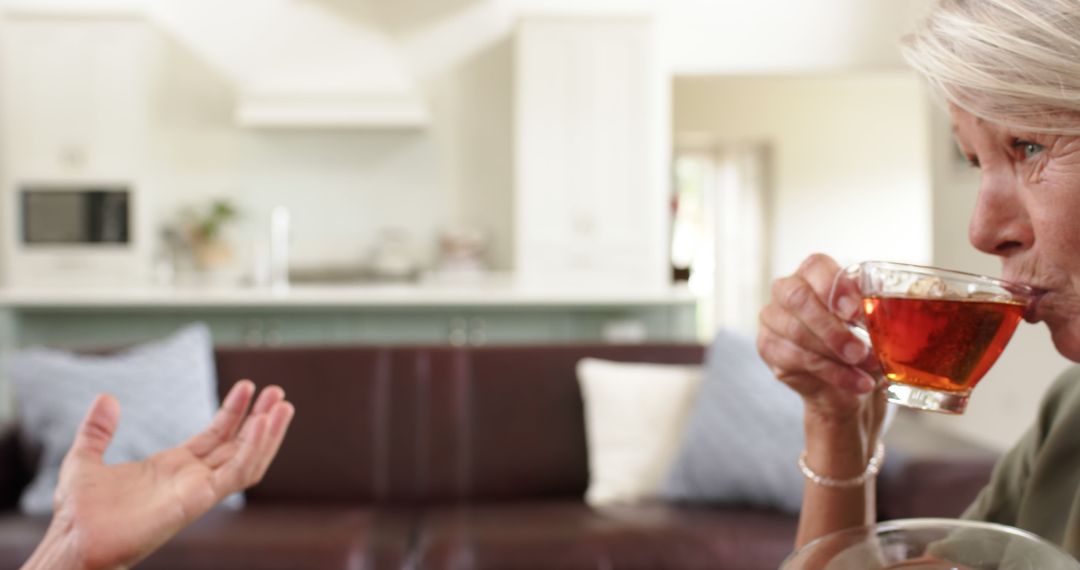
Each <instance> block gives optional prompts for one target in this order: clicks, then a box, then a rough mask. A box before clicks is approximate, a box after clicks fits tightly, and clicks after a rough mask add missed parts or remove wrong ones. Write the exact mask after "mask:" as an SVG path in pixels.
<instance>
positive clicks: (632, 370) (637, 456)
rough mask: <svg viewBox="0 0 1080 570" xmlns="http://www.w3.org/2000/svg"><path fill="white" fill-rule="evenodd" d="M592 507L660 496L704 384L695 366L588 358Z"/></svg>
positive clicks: (584, 388)
mask: <svg viewBox="0 0 1080 570" xmlns="http://www.w3.org/2000/svg"><path fill="white" fill-rule="evenodd" d="M577 375H578V383H579V384H580V386H581V394H582V399H583V400H584V403H585V431H586V438H587V443H588V450H589V490H588V491H587V492H586V495H585V500H586V502H588V503H589V504H590V505H593V506H599V505H609V504H617V503H627V502H634V501H639V500H641V499H645V498H648V497H652V496H655V495H656V494H657V491H658V489H659V486H660V483H661V482H662V481H663V478H664V476H665V475H666V474H667V472H668V470H669V469H670V467H671V464H672V462H673V461H674V459H675V454H676V453H677V452H678V449H679V443H680V441H681V439H682V435H683V427H684V425H685V423H686V418H687V415H688V413H689V410H690V408H691V405H692V403H693V401H694V396H695V394H696V392H697V387H698V384H699V383H700V382H701V367H700V366H693V365H672V364H645V363H622V362H610V361H605V360H598V359H594V358H585V359H582V360H581V361H580V362H579V363H578V366H577Z"/></svg>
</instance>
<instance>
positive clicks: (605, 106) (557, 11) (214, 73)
mask: <svg viewBox="0 0 1080 570" xmlns="http://www.w3.org/2000/svg"><path fill="white" fill-rule="evenodd" d="M926 5H927V2H926V1H924V0H898V1H893V2H863V1H860V0H814V1H801V2H797V1H794V0H769V1H764V0H761V1H757V2H734V1H704V0H656V1H652V2H647V1H623V0H607V1H601V0H595V1H579V0H438V1H431V0H393V1H391V0H228V1H227V2H221V1H216V2H210V1H206V0H145V1H143V2H138V1H130V2H95V1H90V0H83V1H79V2H14V1H3V2H0V16H2V20H0V26H2V27H0V41H2V54H0V99H2V107H0V137H2V139H0V140H2V143H0V144H2V151H0V152H2V154H0V180H2V185H0V216H2V217H0V220H2V222H0V244H2V248H0V283H2V288H0V339H2V340H0V342H2V343H4V348H6V349H11V348H15V347H20V346H25V345H30V344H36V343H46V344H57V345H74V346H112V345H117V344H122V343H133V342H138V341H141V340H146V339H149V338H154V337H157V336H160V335H163V334H166V333H167V332H168V331H170V330H173V329H174V328H175V327H176V326H178V325H179V324H181V323H183V322H187V321H190V320H195V319H198V320H203V321H205V322H207V323H208V324H209V325H210V326H211V328H212V330H213V332H214V337H215V340H216V341H217V342H219V343H224V344H245V345H251V346H273V345H287V344H327V343H330V344H333V343H357V342H365V343H367V342H370V343H403V342H425V343H440V344H441V343H448V344H454V345H480V344H506V343H559V342H583V341H588V342H605V343H632V342H644V341H650V342H661V341H680V342H683V341H701V342H707V341H708V340H709V339H710V338H711V337H712V336H713V334H714V332H715V331H716V330H718V329H719V328H729V329H735V330H739V331H742V332H744V333H747V334H754V332H755V330H756V326H757V312H758V310H759V309H760V307H761V306H762V304H763V303H764V301H765V300H766V299H767V296H768V283H769V281H770V280H771V279H773V278H775V277H777V276H781V275H785V274H788V273H790V272H792V271H794V270H795V269H796V268H797V267H798V264H799V263H800V262H801V260H802V259H803V258H804V257H805V256H807V255H809V254H810V253H813V252H818V251H820V252H826V253H829V254H830V255H832V256H834V257H835V258H837V260H839V261H840V262H841V264H847V263H852V262H856V261H861V260H866V259H885V260H893V261H906V262H913V263H919V264H934V265H941V266H945V267H951V268H956V269H964V270H970V271H977V272H985V273H990V274H994V273H996V272H997V263H996V262H995V261H994V260H993V259H991V258H989V257H988V256H984V255H981V254H978V253H977V252H976V251H975V250H974V249H973V248H972V247H971V246H970V245H969V244H968V243H967V238H966V228H967V218H968V215H969V214H970V211H971V208H972V206H973V204H974V195H975V190H976V185H977V175H976V173H975V172H974V171H973V170H972V169H970V168H969V167H968V166H967V165H966V163H965V161H964V160H963V158H962V157H960V156H959V155H958V153H957V152H956V151H955V150H954V147H953V144H952V141H951V138H950V132H949V125H948V121H947V118H945V117H944V114H943V112H942V110H941V108H940V105H939V104H938V103H936V102H935V101H934V100H933V99H932V98H931V97H930V95H929V94H928V93H927V92H926V91H925V89H924V88H923V86H922V85H921V84H920V82H919V80H918V79H917V78H916V77H915V76H914V75H913V74H912V73H910V72H909V71H908V70H906V69H905V66H904V63H903V62H902V60H901V58H900V56H899V50H898V49H897V43H898V41H899V38H900V36H901V35H902V34H903V33H904V32H905V31H906V30H908V29H910V27H911V25H912V23H913V22H914V20H915V18H916V17H917V15H918V14H919V13H920V11H921V10H922V9H924V8H925V6H926ZM1065 364H1066V363H1065V361H1064V360H1063V359H1062V358H1061V357H1059V356H1058V355H1056V353H1055V352H1054V351H1053V348H1052V346H1051V345H1050V343H1049V340H1048V335H1047V334H1046V333H1045V331H1044V330H1043V329H1041V328H1034V327H1028V326H1026V325H1025V326H1024V327H1022V329H1021V330H1020V332H1019V333H1018V335H1017V337H1016V339H1015V340H1014V341H1013V344H1012V346H1010V348H1009V349H1008V350H1007V352H1006V354H1005V356H1004V357H1003V359H1002V360H1001V362H1000V363H999V364H998V365H997V366H996V367H995V368H994V370H993V371H992V372H991V373H990V374H989V376H988V377H987V378H986V379H985V380H984V381H983V384H982V385H981V386H980V387H979V389H978V390H976V392H975V396H974V399H973V404H972V406H971V407H970V409H969V412H968V413H967V414H966V415H965V416H963V417H960V418H951V417H950V418H944V417H927V418H925V421H927V422H932V423H935V424H940V426H941V427H942V428H943V429H946V430H950V431H954V432H956V433H958V434H963V435H965V436H968V437H970V438H973V439H975V440H977V441H979V442H982V443H984V444H986V445H989V446H991V447H993V448H996V449H1004V448H1006V447H1008V446H1009V445H1010V444H1011V443H1012V442H1013V441H1014V440H1015V439H1016V437H1018V435H1019V434H1020V432H1021V431H1022V429H1024V428H1025V427H1026V425H1027V423H1028V421H1029V418H1031V417H1033V415H1034V410H1035V408H1036V406H1037V403H1038V400H1039V397H1040V395H1041V392H1042V389H1043V388H1044V387H1045V386H1046V385H1047V384H1048V383H1049V382H1050V380H1051V379H1052V378H1053V376H1054V375H1055V374H1056V373H1057V372H1058V371H1059V370H1061V369H1062V368H1063V367H1064V366H1065ZM5 409H6V410H7V412H6V413H10V405H8V406H6V408H5Z"/></svg>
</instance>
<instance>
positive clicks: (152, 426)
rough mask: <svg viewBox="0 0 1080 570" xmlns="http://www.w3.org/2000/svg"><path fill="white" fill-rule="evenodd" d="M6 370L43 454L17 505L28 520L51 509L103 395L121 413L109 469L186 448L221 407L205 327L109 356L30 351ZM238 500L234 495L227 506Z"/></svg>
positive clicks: (30, 435)
mask: <svg viewBox="0 0 1080 570" xmlns="http://www.w3.org/2000/svg"><path fill="white" fill-rule="evenodd" d="M7 368H8V370H7V372H8V377H9V378H10V379H11V380H12V382H13V385H14V389H15V397H16V405H17V410H18V419H19V428H20V431H21V433H22V434H23V437H24V438H26V440H27V442H28V443H29V444H30V445H32V446H34V447H35V448H40V450H41V457H40V460H39V463H38V465H37V471H36V475H35V477H34V480H33V481H32V482H31V483H30V485H29V487H27V488H26V490H25V491H24V492H23V495H22V498H21V501H20V507H21V508H22V510H23V512H25V513H28V514H46V513H49V512H51V511H52V499H53V492H54V490H55V489H56V483H57V479H58V476H59V473H60V462H61V461H62V460H63V458H64V455H65V454H66V453H67V450H68V448H69V447H71V443H72V441H73V440H74V437H75V431H76V429H77V428H78V426H79V424H80V423H81V422H82V419H83V417H84V416H85V414H86V411H87V410H88V409H89V407H90V404H91V402H93V400H94V398H95V397H96V396H97V395H98V394H101V393H109V394H112V395H113V396H115V397H116V399H117V400H119V402H120V407H121V409H120V426H119V428H118V429H117V431H116V435H115V437H114V438H113V441H112V444H111V445H110V446H109V448H108V450H107V451H106V452H105V462H106V463H107V464H113V463H122V462H126V461H137V460H140V459H144V458H146V457H149V456H150V455H153V454H154V453H156V452H158V451H161V450H164V449H167V448H169V447H173V446H175V445H177V444H180V443H182V442H183V441H185V440H186V439H187V438H189V437H191V436H192V435H194V434H196V433H198V432H199V431H201V430H202V429H204V428H205V427H206V426H207V425H208V424H209V423H210V420H211V418H212V417H213V414H214V412H215V411H216V408H217V390H216V384H217V383H216V380H215V375H214V353H213V343H212V341H211V338H210V331H209V330H208V329H207V327H206V326H205V325H202V324H194V325H190V326H188V327H185V328H184V329H182V330H180V331H178V332H177V333H175V334H174V335H172V336H170V337H169V338H166V339H164V340H160V341H157V342H152V343H148V344H143V345H140V346H137V347H134V348H131V349H128V350H125V351H123V352H118V353H114V354H108V355H86V354H75V353H71V352H67V351H61V350H54V349H48V348H30V349H26V350H23V351H20V352H17V353H15V354H14V355H12V357H11V358H10V359H9V360H8V362H7ZM240 502H242V498H241V497H240V496H239V495H237V496H234V497H230V498H229V501H228V504H230V505H232V506H237V505H238V504H239V503H240Z"/></svg>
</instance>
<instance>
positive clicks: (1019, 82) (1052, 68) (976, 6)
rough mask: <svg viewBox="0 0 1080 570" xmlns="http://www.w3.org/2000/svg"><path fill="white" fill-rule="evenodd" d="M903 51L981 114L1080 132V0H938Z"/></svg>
mask: <svg viewBox="0 0 1080 570" xmlns="http://www.w3.org/2000/svg"><path fill="white" fill-rule="evenodd" d="M903 52H904V57H905V59H907V61H908V63H910V64H911V65H912V67H914V68H915V69H916V70H917V71H918V72H920V73H921V74H922V75H923V76H924V77H925V78H926V79H927V81H929V83H930V85H931V87H932V88H934V90H935V91H937V92H938V93H939V94H940V95H941V96H943V97H944V98H945V99H946V100H947V101H949V102H950V103H952V104H954V105H957V106H958V107H960V108H962V109H964V110H966V111H968V112H969V113H971V114H973V115H975V116H977V117H981V118H983V119H985V120H988V121H991V122H994V123H998V124H1002V125H1006V126H1009V127H1014V128H1019V129H1023V130H1030V131H1035V132H1046V133H1056V134H1068V135H1080V0H938V1H937V2H936V3H935V5H934V7H933V9H932V10H931V11H930V13H929V14H928V15H927V17H926V18H925V19H924V20H923V21H922V22H921V23H920V25H919V27H918V28H917V29H916V30H915V32H914V33H912V34H911V35H909V36H907V37H906V38H904V45H903Z"/></svg>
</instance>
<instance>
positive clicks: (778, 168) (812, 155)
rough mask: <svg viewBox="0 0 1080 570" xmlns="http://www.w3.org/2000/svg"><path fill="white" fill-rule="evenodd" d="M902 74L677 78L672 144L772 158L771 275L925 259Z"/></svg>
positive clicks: (916, 150) (913, 82)
mask: <svg viewBox="0 0 1080 570" xmlns="http://www.w3.org/2000/svg"><path fill="white" fill-rule="evenodd" d="M920 89H921V88H920V85H919V83H918V81H917V79H916V78H915V77H913V76H912V75H910V74H908V73H906V72H891V73H873V74H858V75H842V76H841V75H836V76H817V77H786V78H768V77H760V78H750V77H743V78H707V77H700V78H679V79H677V80H676V81H675V87H674V93H673V99H674V129H675V133H676V135H677V136H678V135H680V134H685V133H707V134H708V135H709V136H713V137H716V138H718V139H719V140H731V141H738V140H754V141H762V142H765V143H767V144H769V145H771V147H772V156H773V170H772V173H773V180H772V184H771V186H772V191H773V195H772V197H771V211H772V213H771V219H770V222H769V225H770V228H771V229H770V231H769V235H770V240H771V243H770V251H771V254H770V258H771V260H772V267H771V274H772V276H774V277H775V276H779V275H784V274H788V273H791V272H792V271H794V270H795V269H796V268H797V267H798V265H799V263H800V262H801V261H802V260H803V259H804V258H805V257H806V256H807V255H809V254H811V253H814V252H818V251H820V252H826V253H829V254H831V255H833V256H834V257H836V258H837V259H838V260H839V261H840V262H841V263H853V262H856V261H861V260H865V259H888V260H894V261H908V262H915V263H927V262H929V261H930V259H931V254H932V249H931V203H930V200H931V196H930V181H931V180H930V179H931V174H930V163H929V150H928V144H929V141H928V137H927V127H926V121H925V120H924V117H925V113H926V103H925V100H924V98H923V97H922V95H921V90H920Z"/></svg>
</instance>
